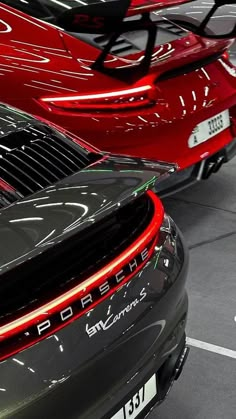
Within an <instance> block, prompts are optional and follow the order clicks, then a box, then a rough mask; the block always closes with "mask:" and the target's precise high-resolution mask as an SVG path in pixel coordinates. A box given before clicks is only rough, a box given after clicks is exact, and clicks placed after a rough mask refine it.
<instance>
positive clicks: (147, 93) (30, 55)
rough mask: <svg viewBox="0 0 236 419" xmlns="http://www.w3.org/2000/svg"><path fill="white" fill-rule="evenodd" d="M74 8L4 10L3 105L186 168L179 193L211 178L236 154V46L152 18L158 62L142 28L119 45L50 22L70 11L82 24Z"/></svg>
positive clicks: (26, 5) (49, 5)
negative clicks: (234, 53) (232, 56)
mask: <svg viewBox="0 0 236 419" xmlns="http://www.w3.org/2000/svg"><path fill="white" fill-rule="evenodd" d="M176 1H177V0H176ZM174 2H175V0H173V2H172V3H174ZM2 3H7V4H10V5H12V6H14V7H17V8H20V9H23V10H24V12H28V14H30V15H32V16H36V17H37V18H40V19H43V20H44V22H43V21H40V20H38V19H37V20H36V19H34V18H32V17H30V16H28V15H26V14H23V13H21V12H20V11H16V9H12V8H9V7H7V6H6V5H4V4H2ZM107 4H108V3H107ZM73 6H78V2H77V1H71V2H70V4H68V2H67V1H64V0H61V1H60V3H59V2H56V3H55V2H52V1H49V0H47V1H46V0H40V1H37V2H36V1H31V0H30V1H27V2H18V1H17V2H16V1H13V0H6V1H4V2H1V6H0V8H1V28H0V29H1V31H0V42H1V57H0V73H1V74H0V77H1V78H0V80H1V82H2V83H1V99H2V100H3V101H5V102H8V103H9V104H12V105H14V106H17V107H19V108H22V109H23V110H25V111H28V112H31V113H33V114H35V115H41V116H42V117H44V118H47V119H50V120H51V121H52V122H54V123H56V124H59V125H62V126H63V127H65V128H66V129H69V130H70V131H73V132H74V133H77V134H81V135H83V136H84V137H85V138H87V139H88V140H89V141H91V142H92V143H93V144H94V145H96V146H98V147H99V148H100V149H103V150H108V151H113V152H117V153H122V154H130V155H134V156H139V157H146V158H154V159H161V160H164V161H173V162H177V163H178V165H179V169H180V171H179V172H178V173H177V175H176V178H175V182H179V186H183V185H185V184H188V183H189V182H191V181H193V180H195V179H196V178H197V179H200V178H207V177H208V176H209V175H210V174H211V173H212V172H214V171H217V170H218V169H219V168H220V166H221V165H222V163H223V162H225V161H227V160H229V159H230V158H231V157H232V156H233V155H234V154H235V141H234V136H235V131H236V128H235V121H236V111H235V110H236V108H235V105H236V78H235V67H234V66H233V65H232V64H231V63H230V61H229V59H228V53H227V49H228V47H229V46H230V45H231V42H230V41H227V40H213V39H210V40H207V39H205V38H200V37H198V36H196V35H194V34H193V33H191V32H188V31H187V30H186V29H183V28H181V27H180V26H179V25H178V24H175V23H173V22H170V21H168V20H166V19H165V18H160V16H159V15H158V14H155V13H152V15H151V16H152V19H153V20H154V21H158V22H156V24H157V27H158V32H157V36H155V39H154V47H153V49H151V55H150V45H149V47H146V45H145V42H144V41H145V40H146V38H148V37H149V35H150V34H149V32H148V30H140V27H139V28H137V20H136V21H135V24H132V25H133V26H132V30H130V26H129V27H128V28H129V30H128V32H122V33H121V34H120V35H119V36H118V38H117V39H113V40H112V45H110V44H109V39H110V36H108V35H104V34H94V33H85V32H86V30H84V28H83V32H84V33H81V31H82V30H80V29H78V30H77V32H75V29H73V30H74V32H73V33H68V31H65V30H64V31H60V30H59V29H58V28H57V27H55V26H52V25H49V24H48V23H46V22H45V21H49V22H54V23H55V22H58V21H59V22H62V23H61V25H63V18H61V17H60V19H59V18H58V17H57V15H58V14H59V12H60V13H61V12H62V11H64V10H69V12H70V14H71V15H72V16H73V11H74V10H75V11H76V12H75V16H77V17H78V15H77V14H76V13H77V11H78V7H77V8H75V9H74V8H73ZM185 7H187V6H185ZM84 8H85V9H86V7H85V6H84ZM84 8H83V10H84ZM88 10H91V9H88ZM88 13H90V12H89V11H88ZM167 13H170V11H169V10H167ZM63 16H64V15H63ZM79 16H81V15H79ZM130 19H131V18H129V19H128V20H127V22H129V23H130ZM160 19H161V20H160ZM22 25H24V31H22ZM75 26H76V25H75ZM154 26H155V27H156V25H154ZM135 28H137V30H136V29H135ZM79 30H80V33H79ZM87 31H88V30H87ZM90 31H92V30H90ZM94 32H95V30H94ZM110 42H111V41H110ZM109 45H110V46H109ZM148 48H149V49H148ZM148 54H149V57H148ZM144 56H145V59H144V58H143V57H144ZM148 58H149V60H148ZM148 61H149V62H148ZM173 179H174V177H173ZM163 186H164V183H163ZM175 187H176V185H175ZM165 188H168V182H167V183H166V184H165Z"/></svg>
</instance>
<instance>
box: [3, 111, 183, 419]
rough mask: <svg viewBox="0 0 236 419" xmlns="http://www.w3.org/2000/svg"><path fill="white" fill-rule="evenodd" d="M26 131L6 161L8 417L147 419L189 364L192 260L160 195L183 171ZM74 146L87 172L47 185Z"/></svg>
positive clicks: (31, 122)
mask: <svg viewBox="0 0 236 419" xmlns="http://www.w3.org/2000/svg"><path fill="white" fill-rule="evenodd" d="M11 117H12V116H11ZM35 124H36V125H35ZM18 128H19V130H18V132H20V133H21V134H22V132H23V131H24V130H26V132H25V135H23V136H22V135H21V138H20V139H19V142H17V141H18V140H17V138H16V137H14V139H13V137H10V140H9V142H8V145H9V147H8V150H7V152H6V153H5V152H4V153H5V154H4V153H3V156H2V168H3V169H4V168H6V167H8V168H9V167H11V168H12V169H11V171H9V172H7V174H6V175H5V176H6V177H4V173H6V171H5V172H4V170H2V184H1V188H2V190H1V206H2V210H1V213H0V232H1V243H2V246H1V256H0V265H1V270H0V290H1V308H0V337H1V340H0V358H1V362H0V400H1V404H0V406H1V407H0V417H3V418H5V417H6V418H7V417H12V418H42V417H47V418H51V417H55V418H83V419H85V418H86V419H95V418H96V419H97V418H98V419H99V418H104V419H105V418H107V419H111V418H113V417H114V419H121V418H127V417H130V418H134V417H138V418H141V417H144V415H145V414H146V413H147V412H148V411H149V410H150V409H151V408H152V407H153V406H154V405H155V404H156V403H159V402H161V401H162V400H163V399H164V397H165V395H166V394H167V392H168V390H169V388H170V386H171V384H172V383H173V381H174V380H175V379H176V378H177V377H178V375H179V373H180V372H181V369H182V366H183V363H184V361H185V358H186V346H185V325H186V317H187V306H188V304H187V295H186V291H185V281H186V274H187V265H188V255H187V250H186V248H185V246H184V244H183V240H182V236H181V233H180V232H179V231H178V229H177V227H176V226H175V224H174V222H173V221H172V220H171V219H170V218H169V217H168V216H167V215H165V214H164V211H163V207H162V204H161V202H160V200H159V199H158V197H157V196H156V195H155V194H154V192H152V191H151V188H152V187H153V186H154V185H155V184H156V182H160V181H161V180H162V179H163V178H166V176H167V175H168V174H169V173H171V172H172V171H173V170H174V166H173V165H165V164H163V163H153V162H150V161H147V160H141V159H131V158H128V157H127V158H124V157H122V158H121V157H119V156H111V155H104V154H99V153H98V152H96V150H92V151H91V150H90V152H88V153H87V154H86V153H85V151H86V150H82V149H81V148H80V146H79V145H76V144H75V143H73V144H72V142H71V140H68V139H67V138H66V137H65V136H63V135H62V136H59V137H56V139H55V138H53V140H51V139H50V138H51V137H50V135H52V136H53V134H52V133H51V134H50V132H49V131H50V129H52V128H50V129H49V131H47V128H45V125H44V124H41V125H40V123H36V122H34V120H33V119H30V120H28V122H27V126H25V125H24V124H23V125H22V126H21V127H19V126H18ZM32 128H33V129H34V131H32ZM36 129H37V130H38V133H37V131H36ZM45 129H46V131H47V134H45ZM29 132H34V133H36V136H35V137H34V138H32V139H30V138H29ZM42 133H44V134H45V135H44V136H43V138H42ZM8 134H9V133H8ZM8 134H6V135H5V136H3V137H2V138H1V141H0V142H1V144H2V145H3V146H4V147H6V141H7V135H8ZM15 134H17V130H16V132H15ZM37 135H38V136H39V137H40V138H37ZM37 141H38V143H37ZM53 141H54V142H53ZM65 144H66V151H65V155H67V157H68V151H69V152H70V153H72V154H73V150H74V153H75V154H76V153H77V154H78V153H82V154H81V160H83V159H82V158H85V157H86V159H87V163H83V167H80V168H77V170H76V169H73V170H72V169H71V170H72V172H71V173H70V174H68V175H67V176H62V175H61V177H60V178H59V179H58V180H57V181H56V182H54V183H53V184H52V183H51V184H47V185H44V186H42V185H40V184H39V176H41V178H42V174H43V176H44V177H45V173H46V171H49V169H50V170H52V166H50V164H52V163H53V160H51V161H49V163H47V164H48V165H47V164H46V163H45V161H46V160H48V153H49V152H51V148H50V147H54V149H55V150H56V151H55V155H57V154H56V153H58V149H59V148H60V150H62V148H63V147H65ZM32 149H33V150H34V151H35V150H36V149H37V152H38V153H39V160H38V163H40V164H38V165H37V163H35V166H34V164H32V167H31V171H32V170H33V171H36V172H37V176H38V177H37V182H36V183H34V182H33V181H32V179H31V183H27V176H28V174H29V172H28V170H30V169H29V167H28V166H29V164H28V162H29V160H28V156H30V157H31V158H32V156H33V152H32ZM40 150H41V151H40ZM20 151H22V153H21V154H20V153H19V152H20ZM66 153H67V154H66ZM84 153H85V154H86V155H84ZM20 156H22V159H23V163H22V164H24V174H22V173H21V172H20V171H19V168H20V169H21V170H22V166H17V159H18V160H19V157H20ZM45 157H47V158H46V160H45ZM54 157H55V156H54ZM77 157H78V156H77ZM78 158H79V157H78ZM42 159H44V160H42ZM71 159H72V161H74V160H73V158H72V157H71ZM89 159H91V160H89ZM43 161H44V164H45V166H43ZM62 161H64V160H63V158H62ZM64 163H65V161H64ZM68 164H69V163H68V160H67V165H68ZM74 164H75V163H74ZM4 165H5V166H4ZM7 165H8V166H7ZM13 166H14V167H13ZM40 167H41V169H40ZM42 167H43V169H42ZM36 169H37V170H36ZM40 170H44V171H43V172H40ZM63 170H66V169H65V168H64V169H63ZM68 170H69V169H68ZM57 175H58V173H57ZM35 176H36V175H35ZM58 176H59V175H58ZM28 177H29V176H28ZM14 179H15V180H14ZM22 179H23V180H22ZM33 179H34V177H33ZM35 179H36V178H35ZM41 180H42V179H41ZM45 182H46V181H45ZM4 188H5V189H4ZM7 188H8V189H7ZM17 188H18V189H17ZM27 188H31V189H33V191H32V192H30V191H28V192H27ZM148 386H149V387H150V386H152V391H151V392H150V391H149V394H146V395H144V391H145V392H146V393H147V391H146V390H148V388H149V387H148ZM140 389H143V400H142V401H141V400H138V399H139V391H140ZM135 394H136V395H137V400H136V401H135V402H134V400H133V397H134V395H135ZM140 394H141V393H140Z"/></svg>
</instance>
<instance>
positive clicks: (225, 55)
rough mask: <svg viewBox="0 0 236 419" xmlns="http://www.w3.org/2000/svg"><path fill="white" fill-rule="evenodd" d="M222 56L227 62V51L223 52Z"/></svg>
mask: <svg viewBox="0 0 236 419" xmlns="http://www.w3.org/2000/svg"><path fill="white" fill-rule="evenodd" d="M222 56H223V58H225V60H229V52H228V51H225V52H224V53H223V54H222Z"/></svg>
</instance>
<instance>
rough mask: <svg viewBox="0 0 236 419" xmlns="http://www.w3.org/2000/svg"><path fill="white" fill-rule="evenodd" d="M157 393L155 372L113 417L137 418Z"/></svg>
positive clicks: (116, 418)
mask: <svg viewBox="0 0 236 419" xmlns="http://www.w3.org/2000/svg"><path fill="white" fill-rule="evenodd" d="M156 394H157V385H156V374H154V375H153V376H152V377H151V378H150V379H149V380H148V381H147V382H146V383H145V384H144V385H143V387H141V388H140V389H139V390H138V391H137V393H135V394H134V395H133V397H131V399H130V400H129V401H128V402H127V403H126V404H125V405H124V406H123V407H122V408H121V409H120V410H119V411H118V412H117V413H116V414H115V415H114V416H112V418H111V419H134V418H136V416H138V414H139V413H140V412H141V411H142V410H143V409H144V408H145V406H147V404H148V403H149V402H150V401H151V400H152V399H153V398H154V397H155V396H156Z"/></svg>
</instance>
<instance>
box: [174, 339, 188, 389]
mask: <svg viewBox="0 0 236 419" xmlns="http://www.w3.org/2000/svg"><path fill="white" fill-rule="evenodd" d="M189 351H190V348H189V347H188V346H185V348H184V350H183V352H182V354H181V355H180V357H179V359H178V361H177V363H176V367H175V381H176V380H178V378H179V377H180V375H181V373H182V371H183V367H184V364H185V362H186V361H187V358H188V354H189Z"/></svg>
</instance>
